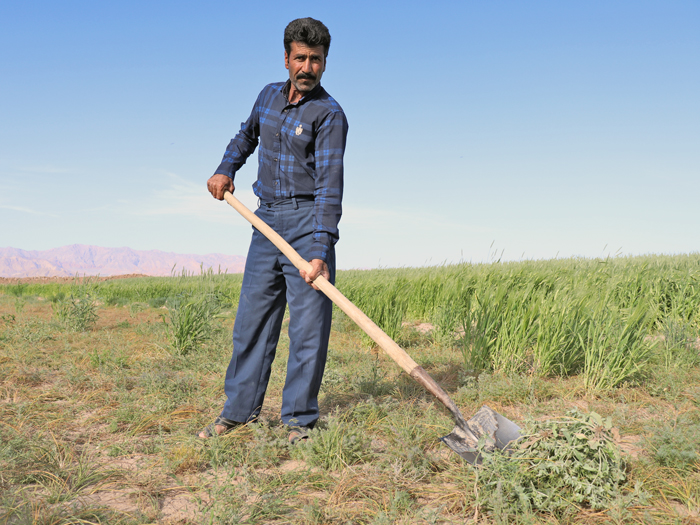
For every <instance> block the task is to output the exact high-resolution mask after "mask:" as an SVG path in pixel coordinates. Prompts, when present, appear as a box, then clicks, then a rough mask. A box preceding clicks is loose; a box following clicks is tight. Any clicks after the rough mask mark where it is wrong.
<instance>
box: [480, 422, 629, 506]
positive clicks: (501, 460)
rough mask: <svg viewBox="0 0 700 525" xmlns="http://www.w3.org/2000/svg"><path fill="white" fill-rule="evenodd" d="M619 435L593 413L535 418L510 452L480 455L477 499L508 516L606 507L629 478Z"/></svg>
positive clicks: (617, 498)
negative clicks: (536, 420)
mask: <svg viewBox="0 0 700 525" xmlns="http://www.w3.org/2000/svg"><path fill="white" fill-rule="evenodd" d="M619 437H620V436H619V432H618V430H617V429H616V428H613V426H612V422H611V420H610V418H605V419H603V418H602V417H601V416H600V415H598V414H596V413H595V412H591V413H590V414H588V415H585V414H582V413H580V412H578V411H572V412H570V416H569V417H566V418H561V419H557V420H552V421H547V422H543V423H534V424H532V426H531V428H530V429H529V430H528V431H526V432H524V437H523V438H522V439H521V440H520V441H519V442H517V443H515V444H513V445H512V446H511V447H512V448H511V450H510V452H511V454H508V453H493V454H485V455H484V458H483V461H484V462H483V468H482V469H480V471H479V472H478V486H479V491H480V493H479V500H480V501H479V503H480V504H481V505H482V506H484V507H487V508H489V510H491V511H493V512H496V513H498V514H502V515H506V516H514V515H523V514H529V513H532V512H546V513H552V514H554V515H559V516H562V515H564V514H567V513H573V512H576V511H577V510H579V509H580V508H582V507H588V508H591V509H594V510H603V509H606V508H610V506H611V505H612V503H613V502H615V501H618V500H620V498H622V490H623V487H624V485H625V482H626V481H627V464H626V462H625V460H624V458H623V457H622V455H621V452H620V448H619V446H618V441H619ZM634 496H635V497H637V498H643V495H642V494H639V493H638V491H635V493H634Z"/></svg>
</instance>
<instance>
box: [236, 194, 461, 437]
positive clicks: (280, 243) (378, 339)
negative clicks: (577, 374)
mask: <svg viewBox="0 0 700 525" xmlns="http://www.w3.org/2000/svg"><path fill="white" fill-rule="evenodd" d="M224 199H226V202H228V203H229V204H230V205H231V206H232V207H233V208H235V210H236V211H237V212H238V213H240V214H241V215H243V217H244V218H245V219H246V220H247V221H248V222H250V223H251V224H252V225H253V226H254V227H255V228H256V229H257V230H258V231H259V232H260V233H262V234H263V235H264V236H265V237H267V238H268V239H269V240H270V242H272V244H274V245H275V246H276V247H277V248H278V249H279V250H280V251H281V252H282V253H283V254H284V255H285V256H286V257H287V258H288V259H289V260H290V261H291V262H292V264H293V265H294V266H295V267H296V268H297V269H299V270H304V271H305V272H310V271H311V264H310V263H309V262H308V261H306V260H304V259H303V258H302V257H301V256H300V255H299V254H298V253H297V251H296V250H295V249H294V248H292V247H291V246H290V245H289V243H287V241H285V240H284V239H283V238H282V237H281V236H280V235H279V234H278V233H277V232H276V231H275V230H273V229H272V228H270V227H269V226H268V225H267V224H266V223H265V222H264V221H263V220H261V219H260V218H259V217H258V216H257V215H255V214H254V213H253V212H252V211H250V210H249V209H248V208H246V207H245V205H244V204H243V203H241V202H240V201H239V200H238V199H237V198H236V197H234V196H233V195H232V194H231V192H228V191H227V192H225V193H224ZM314 284H315V285H316V286H318V288H319V289H320V290H321V291H322V292H323V293H324V294H325V295H326V296H327V297H328V298H329V299H330V300H331V301H333V302H334V303H335V304H336V305H337V306H338V308H340V309H341V310H342V311H343V312H345V313H346V314H347V316H348V317H350V319H352V320H353V321H355V322H356V323H357V325H358V326H359V327H360V328H362V330H364V331H365V333H367V335H368V336H370V337H371V338H372V340H373V341H374V342H375V343H377V345H379V346H380V347H381V348H382V349H383V350H384V351H385V352H386V353H387V354H389V357H391V358H392V359H393V360H394V361H396V363H397V364H398V365H399V366H400V367H401V368H403V369H404V370H405V371H406V373H408V374H409V375H410V376H411V377H413V378H414V379H415V380H416V381H418V382H419V383H420V384H421V385H423V387H424V388H425V389H426V390H428V391H429V392H430V393H431V394H433V395H434V396H435V397H436V398H437V399H438V400H439V401H440V402H442V404H444V405H445V407H447V409H448V410H449V411H450V412H452V415H453V416H454V417H455V419H457V420H458V424H459V422H460V420H461V421H462V422H463V421H464V419H463V418H462V414H461V413H460V412H459V409H458V408H457V406H456V405H455V403H454V401H452V399H450V397H449V396H448V395H447V393H446V392H445V391H444V390H443V389H442V388H441V387H440V385H438V384H437V383H436V382H435V381H434V380H433V378H432V377H430V376H429V375H428V373H427V372H426V371H425V370H424V369H423V367H421V366H419V365H418V364H417V363H416V362H415V361H414V360H413V359H411V356H409V355H408V354H407V353H406V351H405V350H404V349H403V348H401V347H400V346H399V345H397V344H396V343H395V342H394V340H393V339H392V338H391V337H389V336H388V335H386V333H384V331H383V330H382V329H381V328H379V327H378V326H377V325H376V324H375V323H374V321H372V320H371V319H370V318H369V317H367V316H366V315H365V314H364V312H362V310H360V309H359V308H358V307H357V306H355V305H354V304H353V303H352V302H351V301H350V300H349V299H348V298H347V297H345V296H344V295H343V294H342V293H341V292H340V290H338V289H337V288H336V287H335V286H333V285H332V284H331V283H329V282H328V280H327V279H326V278H325V277H323V276H322V275H319V276H318V277H317V278H316V279H315V280H314Z"/></svg>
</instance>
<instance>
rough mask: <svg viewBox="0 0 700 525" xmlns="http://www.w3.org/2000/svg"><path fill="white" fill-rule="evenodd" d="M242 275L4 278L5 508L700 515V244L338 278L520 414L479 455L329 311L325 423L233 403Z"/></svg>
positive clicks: (541, 518) (443, 516)
mask: <svg viewBox="0 0 700 525" xmlns="http://www.w3.org/2000/svg"><path fill="white" fill-rule="evenodd" d="M241 277H242V276H241V275H225V274H216V273H213V272H202V273H201V274H200V275H187V274H183V275H174V276H172V277H167V278H166V277H163V278H160V277H152V278H133V279H118V280H116V279H115V280H104V281H100V280H98V279H90V278H85V279H75V280H74V281H73V282H67V283H57V282H51V283H45V284H22V283H18V284H5V285H0V523H6V524H41V525H59V524H91V523H103V524H123V525H127V524H147V523H164V524H165V523H168V524H237V523H247V524H254V523H263V524H265V523H274V524H326V523H329V524H330V523H339V524H373V525H380V524H414V523H416V524H417V523H430V524H442V523H497V524H510V523H669V524H670V523H698V522H700V456H699V455H698V454H700V368H699V365H700V342H699V341H700V340H699V336H700V254H691V255H679V256H641V257H629V258H625V257H616V258H609V259H595V260H592V259H557V260H551V261H527V262H519V263H500V262H498V263H492V264H459V265H449V266H441V267H431V268H405V269H381V270H368V271H343V272H339V275H338V279H337V285H338V288H339V289H340V290H341V291H342V292H343V293H344V294H345V295H346V296H347V297H348V298H349V299H350V300H351V301H353V302H354V303H355V304H356V305H357V306H358V307H360V308H361V309H362V310H363V311H364V312H365V313H367V314H368V315H369V316H370V317H371V318H372V319H373V320H374V321H375V322H376V323H377V324H379V325H380V326H381V327H382V328H383V329H384V330H385V331H386V332H387V333H388V334H389V335H390V336H391V337H392V338H394V340H395V341H396V342H397V343H398V344H399V345H401V346H402V347H403V348H404V349H405V350H406V351H407V352H408V353H409V354H410V355H411V356H412V357H413V358H414V359H415V360H416V361H417V362H418V363H419V364H420V365H422V366H423V367H424V368H425V369H426V370H427V371H428V372H429V373H430V374H431V375H432V376H433V377H434V378H435V379H436V380H437V381H438V382H439V383H440V384H441V385H442V386H443V387H444V388H445V390H447V392H448V393H449V394H450V395H451V396H452V397H453V399H454V400H455V401H456V402H457V404H458V406H459V407H460V409H461V410H462V412H463V414H464V415H465V416H466V417H467V418H468V417H470V416H471V415H472V414H474V413H475V412H476V411H477V410H478V409H479V408H480V407H481V406H483V405H488V406H489V407H491V408H493V409H494V410H496V411H497V412H499V413H501V414H503V415H504V416H505V417H507V418H509V419H510V420H512V421H514V422H516V423H517V424H518V425H519V426H521V427H522V429H523V431H522V434H523V437H522V439H521V440H519V442H518V443H516V444H515V445H514V446H513V447H512V448H511V449H510V450H509V451H508V452H507V453H495V454H491V455H486V456H485V458H484V463H483V465H481V466H479V467H474V466H472V465H470V464H468V463H466V462H465V461H464V460H462V458H460V457H459V456H458V455H457V454H455V453H453V452H452V451H451V450H450V449H448V448H447V447H446V446H445V445H443V444H442V443H441V442H440V441H439V437H441V436H443V435H445V434H447V433H448V432H449V431H450V430H451V429H452V427H453V426H454V425H453V421H452V420H451V418H450V416H449V414H448V413H447V411H446V410H445V409H444V408H443V407H442V406H441V405H440V404H439V403H437V402H435V401H434V400H433V399H432V398H431V396H430V395H429V394H427V393H426V392H425V391H423V390H422V388H421V387H420V386H419V385H418V384H417V383H415V382H413V380H412V379H410V378H409V377H407V376H406V375H405V374H404V373H403V372H402V371H401V370H400V369H399V368H398V366H397V365H395V364H394V363H393V362H392V361H391V360H390V359H389V358H388V357H386V356H385V355H384V353H383V351H381V350H380V349H378V348H377V347H375V346H374V345H373V343H372V341H371V340H369V338H367V336H365V335H364V334H363V333H362V332H361V331H360V329H359V328H357V327H356V326H355V325H354V324H353V323H352V321H350V320H349V319H348V318H347V317H346V316H345V315H344V314H343V313H342V312H340V311H339V310H336V311H335V312H334V319H333V330H332V334H331V340H330V351H329V358H328V364H327V368H326V374H325V377H324V382H323V386H322V389H321V397H320V403H321V411H322V418H321V420H320V422H319V424H318V426H317V427H316V429H314V431H313V432H312V433H311V440H310V441H309V442H308V443H302V444H299V445H296V446H291V445H289V444H288V443H287V439H286V438H287V435H286V432H285V430H284V428H283V427H282V426H281V424H280V421H279V410H280V402H281V391H282V385H283V382H284V375H285V369H286V359H287V351H288V339H287V335H286V327H287V326H288V322H289V319H288V318H287V319H285V322H284V325H283V333H282V337H281V340H280V345H279V347H278V354H277V359H276V361H275V363H274V365H273V372H272V377H271V381H270V387H269V389H268V395H267V398H266V401H265V407H264V408H263V412H262V417H261V419H260V420H259V421H258V422H257V423H255V424H251V425H248V426H245V427H242V428H240V429H237V430H236V431H235V432H233V433H231V434H229V435H226V436H223V437H219V438H215V439H210V440H206V441H204V440H199V439H197V438H196V437H195V433H196V432H197V431H198V430H200V429H201V428H202V427H203V426H205V425H206V424H208V423H210V422H211V421H212V420H213V419H214V417H216V415H218V411H219V410H220V408H221V406H222V404H223V401H224V395H223V375H224V372H225V369H226V365H227V364H228V360H229V358H230V354H231V329H232V327H233V323H234V319H235V314H236V304H237V302H238V294H239V292H240V284H241Z"/></svg>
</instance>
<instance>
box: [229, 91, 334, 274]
mask: <svg viewBox="0 0 700 525" xmlns="http://www.w3.org/2000/svg"><path fill="white" fill-rule="evenodd" d="M289 86H290V81H289V80H287V82H278V83H274V84H269V85H267V86H265V88H264V89H263V90H262V91H261V92H260V95H258V99H257V101H256V102H255V106H254V107H253V111H252V113H251V114H250V117H248V120H246V121H245V122H244V123H243V124H241V131H239V132H238V134H237V135H236V136H235V137H234V138H233V139H232V140H231V142H230V143H229V145H228V147H227V148H226V153H225V154H224V158H223V160H222V162H221V164H220V165H219V167H218V168H217V170H216V172H215V173H221V174H224V175H226V176H228V177H230V178H231V179H233V178H234V175H235V174H236V171H238V170H239V169H240V168H241V166H243V164H244V163H245V161H246V159H247V158H248V157H249V156H250V155H251V154H252V153H253V151H255V148H256V146H257V145H258V137H260V149H259V151H258V180H257V181H255V183H254V184H253V192H254V193H255V195H257V196H258V197H259V198H260V200H261V201H262V202H264V203H269V202H274V201H277V200H281V199H289V198H292V197H313V199H314V231H313V235H314V245H313V249H312V251H311V254H310V258H311V259H321V260H323V261H327V258H328V251H329V249H330V247H331V246H333V245H334V244H335V243H336V242H337V241H338V221H340V215H341V213H342V208H341V200H342V198H343V154H344V153H345V140H346V137H347V134H348V122H347V120H346V119H345V113H343V109H342V108H341V107H340V105H339V104H338V103H337V102H336V101H335V100H334V99H333V97H331V96H330V95H329V94H328V93H327V92H326V90H325V89H323V88H322V87H321V85H320V84H319V85H318V86H316V87H315V88H314V89H313V90H312V91H311V92H310V93H309V94H308V95H306V96H304V97H303V98H302V99H301V100H300V101H299V102H297V103H296V104H290V103H289V101H288V100H287V94H288V92H289Z"/></svg>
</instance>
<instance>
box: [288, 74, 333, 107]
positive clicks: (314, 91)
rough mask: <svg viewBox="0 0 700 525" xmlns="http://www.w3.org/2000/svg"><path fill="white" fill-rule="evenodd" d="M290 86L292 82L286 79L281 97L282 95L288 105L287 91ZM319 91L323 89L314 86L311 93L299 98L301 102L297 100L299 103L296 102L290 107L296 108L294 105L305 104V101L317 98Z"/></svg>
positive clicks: (317, 85) (319, 85)
mask: <svg viewBox="0 0 700 525" xmlns="http://www.w3.org/2000/svg"><path fill="white" fill-rule="evenodd" d="M291 86H292V81H291V80H289V79H287V81H286V82H285V83H284V86H282V95H284V98H285V99H286V100H287V104H289V89H290V88H291ZM321 89H323V88H321V84H316V87H315V88H313V89H312V90H311V91H309V92H308V93H307V94H306V95H304V96H303V97H301V100H299V102H297V103H296V104H290V105H293V106H296V105H299V104H301V103H302V102H306V101H307V100H311V99H313V98H316V97H317V96H318V94H319V93H320V91H321Z"/></svg>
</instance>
